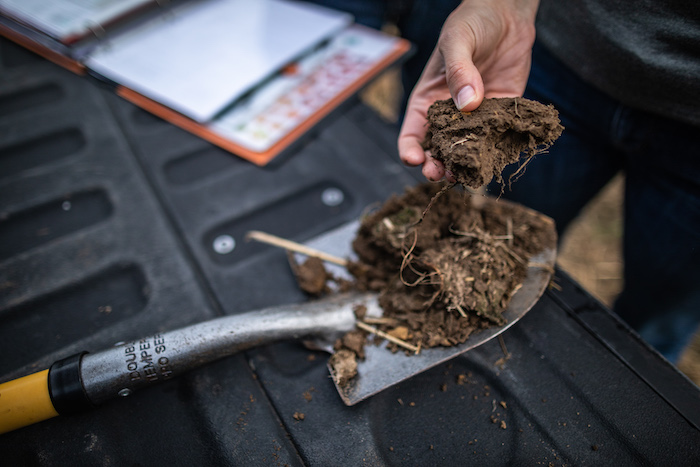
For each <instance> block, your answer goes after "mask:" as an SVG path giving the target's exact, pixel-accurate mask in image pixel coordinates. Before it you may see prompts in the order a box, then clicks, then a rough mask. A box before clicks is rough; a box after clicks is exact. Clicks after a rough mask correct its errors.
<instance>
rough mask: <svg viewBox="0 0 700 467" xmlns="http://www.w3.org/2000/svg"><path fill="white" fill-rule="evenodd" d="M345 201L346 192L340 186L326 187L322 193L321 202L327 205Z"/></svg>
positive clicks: (336, 204) (331, 205)
mask: <svg viewBox="0 0 700 467" xmlns="http://www.w3.org/2000/svg"><path fill="white" fill-rule="evenodd" d="M343 201H345V193H343V190H341V189H339V188H326V189H325V190H323V193H321V202H322V203H323V204H325V205H326V206H330V207H333V206H338V205H340V204H341V203H342V202H343Z"/></svg>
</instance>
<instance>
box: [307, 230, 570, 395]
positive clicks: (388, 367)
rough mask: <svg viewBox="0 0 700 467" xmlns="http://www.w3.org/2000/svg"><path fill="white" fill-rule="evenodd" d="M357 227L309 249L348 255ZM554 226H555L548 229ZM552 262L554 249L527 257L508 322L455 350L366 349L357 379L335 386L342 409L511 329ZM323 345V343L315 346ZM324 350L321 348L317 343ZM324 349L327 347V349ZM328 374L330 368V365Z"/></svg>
mask: <svg viewBox="0 0 700 467" xmlns="http://www.w3.org/2000/svg"><path fill="white" fill-rule="evenodd" d="M357 228H358V223H357V222H352V223H350V224H346V225H344V226H342V227H340V228H338V229H336V230H333V231H331V232H329V233H327V234H325V235H323V236H320V237H318V238H316V239H314V240H312V241H310V242H308V243H307V245H309V246H311V247H314V248H317V249H319V250H321V251H326V252H329V253H332V254H336V255H339V256H345V257H348V256H350V254H349V249H350V244H351V243H352V239H353V238H354V236H355V233H356V232H357ZM552 228H554V227H553V226H552ZM555 261H556V245H551V246H549V247H547V248H544V249H543V250H542V251H541V252H540V253H538V254H536V255H534V256H533V257H532V258H530V267H529V268H528V272H527V276H526V278H525V280H524V281H523V284H522V287H521V288H520V289H519V290H518V291H517V292H516V293H515V294H514V295H513V298H512V299H511V302H510V304H509V305H508V308H507V309H506V310H505V311H504V312H503V317H504V318H505V319H506V322H507V324H505V325H504V326H494V327H491V328H487V329H483V330H480V331H476V332H474V333H473V334H471V335H470V336H469V338H468V339H467V340H466V341H465V342H464V343H463V344H460V345H456V346H453V347H433V348H427V349H422V350H421V351H420V353H419V354H417V355H407V354H406V353H405V352H403V351H398V352H393V353H392V352H391V351H390V350H388V349H387V348H386V346H387V342H386V341H384V342H382V343H381V344H380V345H367V346H365V359H364V360H361V361H358V367H357V376H355V377H354V378H352V379H350V380H349V381H348V382H347V383H346V384H345V385H343V386H340V385H338V384H337V382H335V381H334V382H335V384H336V388H337V389H338V393H339V394H340V397H341V399H342V400H343V402H344V403H345V404H346V405H355V404H357V403H358V402H360V401H362V400H364V399H366V398H368V397H370V396H372V395H374V394H377V393H378V392H380V391H382V390H383V389H386V388H389V387H391V386H393V385H395V384H397V383H400V382H401V381H404V380H406V379H408V378H410V377H412V376H414V375H416V374H418V373H421V372H423V371H426V370H428V369H430V368H432V367H434V366H436V365H439V364H441V363H443V362H446V361H447V360H450V359H452V358H454V357H456V356H458V355H461V354H463V353H464V352H466V351H468V350H470V349H473V348H475V347H478V346H479V345H481V344H483V343H485V342H487V341H489V340H490V339H493V338H494V337H496V336H498V335H499V334H501V333H502V332H504V331H505V330H506V329H508V328H509V327H510V326H512V325H514V324H515V323H516V322H517V321H518V320H519V319H520V318H522V317H523V316H524V315H525V313H527V312H528V311H529V310H530V309H531V308H532V307H533V306H534V305H535V303H537V301H538V300H539V298H540V297H541V296H542V294H543V293H544V291H545V289H546V288H547V286H548V285H549V282H550V280H551V277H552V272H553V271H554V264H555ZM328 268H329V269H331V272H333V273H334V274H335V275H337V276H342V275H347V273H346V272H344V270H343V269H342V268H337V267H334V266H332V265H331V266H328ZM365 305H366V306H367V315H368V316H381V313H382V311H381V308H380V307H379V305H378V304H377V297H376V296H370V298H369V299H368V301H367V302H366V303H365ZM317 343H318V344H322V343H321V342H317ZM319 347H322V345H319ZM326 348H328V347H327V346H326ZM329 370H330V371H331V373H332V368H331V367H330V365H329Z"/></svg>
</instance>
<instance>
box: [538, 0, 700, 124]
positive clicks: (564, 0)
mask: <svg viewBox="0 0 700 467" xmlns="http://www.w3.org/2000/svg"><path fill="white" fill-rule="evenodd" d="M537 37H538V40H539V41H540V42H541V43H543V44H544V45H545V47H547V48H548V49H549V50H550V51H551V52H552V53H553V54H554V55H555V56H556V57H557V58H559V59H560V60H561V61H562V62H564V63H565V64H566V65H567V66H568V67H569V68H571V69H572V70H573V71H575V72H576V73H577V74H578V75H579V76H580V77H581V78H582V79H583V80H584V81H586V82H588V83H590V84H591V85H593V86H595V87H596V88H598V89H600V90H601V91H603V92H605V93H606V94H608V95H610V96H611V97H613V98H615V99H617V100H619V101H621V102H622V103H623V104H626V105H628V106H630V107H633V108H637V109H641V110H646V111H649V112H652V113H656V114H660V115H663V116H666V117H671V118H674V119H677V120H680V121H684V122H687V123H691V124H693V125H697V126H700V1H699V0H666V1H664V0H542V2H541V5H540V9H539V12H538V17H537Z"/></svg>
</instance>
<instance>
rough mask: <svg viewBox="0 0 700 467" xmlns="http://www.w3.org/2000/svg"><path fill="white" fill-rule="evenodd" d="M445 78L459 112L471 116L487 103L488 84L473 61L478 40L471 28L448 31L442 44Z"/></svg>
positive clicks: (445, 30)
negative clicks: (485, 87) (483, 102)
mask: <svg viewBox="0 0 700 467" xmlns="http://www.w3.org/2000/svg"><path fill="white" fill-rule="evenodd" d="M438 48H439V50H440V54H441V55H442V58H443V60H444V63H445V77H446V80H447V86H448V88H449V89H450V94H451V95H452V98H453V99H454V101H455V105H456V106H457V108H458V109H459V110H461V111H463V112H470V111H472V110H474V109H476V108H477V107H479V105H481V101H482V100H483V99H484V83H483V81H482V78H481V74H480V73H479V70H478V69H477V68H476V66H475V65H474V62H473V61H472V57H473V48H474V38H473V36H472V35H471V32H470V30H469V29H468V28H464V27H462V28H455V27H452V28H447V27H446V28H445V29H444V30H443V33H442V35H441V36H440V41H439V43H438Z"/></svg>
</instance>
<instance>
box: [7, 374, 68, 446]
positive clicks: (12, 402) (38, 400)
mask: <svg viewBox="0 0 700 467" xmlns="http://www.w3.org/2000/svg"><path fill="white" fill-rule="evenodd" d="M48 378H49V370H44V371H40V372H38V373H34V374H31V375H28V376H24V377H22V378H19V379H15V380H12V381H8V382H6V383H2V384H0V434H2V433H7V432H8V431H12V430H16V429H17V428H22V427H23V426H27V425H31V424H33V423H37V422H40V421H42V420H46V419H49V418H52V417H55V416H57V415H58V412H57V411H56V409H55V408H54V406H53V403H52V402H51V396H50V394H49V381H48Z"/></svg>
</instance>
